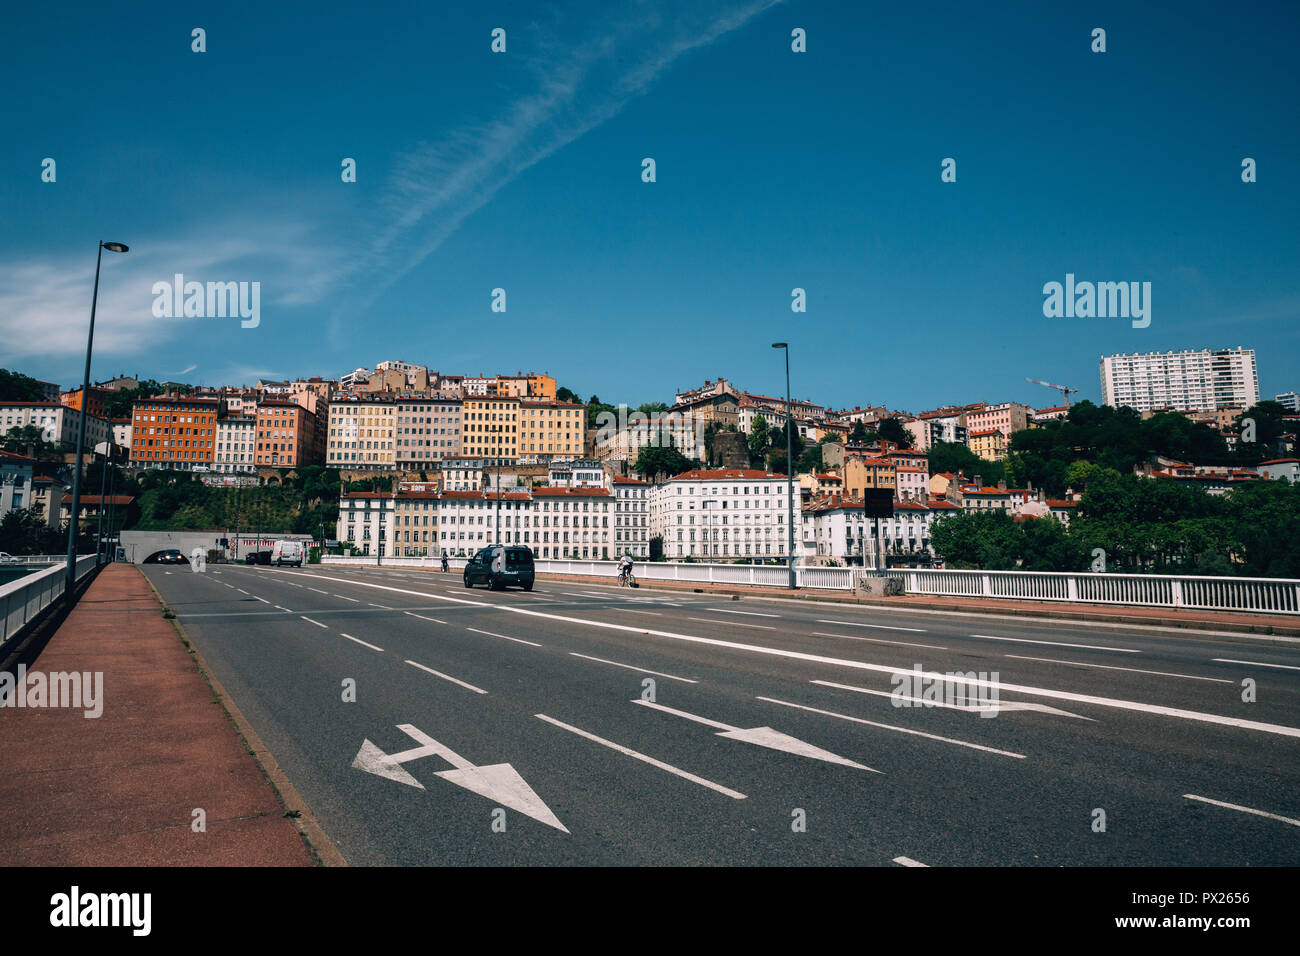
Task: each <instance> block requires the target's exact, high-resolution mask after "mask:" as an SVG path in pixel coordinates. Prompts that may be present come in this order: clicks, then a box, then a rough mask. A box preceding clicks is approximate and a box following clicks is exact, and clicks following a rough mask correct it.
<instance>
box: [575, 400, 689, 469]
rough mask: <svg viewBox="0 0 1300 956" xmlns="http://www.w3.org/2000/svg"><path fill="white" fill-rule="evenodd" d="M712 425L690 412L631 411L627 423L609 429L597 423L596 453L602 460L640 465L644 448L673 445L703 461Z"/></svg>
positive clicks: (683, 452)
mask: <svg viewBox="0 0 1300 956" xmlns="http://www.w3.org/2000/svg"><path fill="white" fill-rule="evenodd" d="M707 427H708V423H707V422H706V421H704V420H703V419H696V418H694V417H693V416H692V415H691V414H690V413H689V412H686V413H683V412H680V411H668V412H663V413H661V414H658V415H655V416H654V417H647V416H645V415H643V414H642V413H640V412H629V413H628V414H627V416H626V420H625V421H624V422H620V423H617V424H614V425H610V426H605V425H602V424H601V423H599V422H598V423H597V430H596V435H595V444H594V451H595V455H596V457H597V458H599V459H600V460H601V461H609V462H626V463H627V464H628V466H629V467H631V466H632V465H635V464H636V460H637V457H638V456H639V455H640V454H641V449H642V448H646V447H651V448H658V447H664V448H667V447H669V446H671V447H673V448H676V449H677V450H678V451H680V452H681V453H682V454H683V455H685V456H686V457H687V458H693V459H696V460H701V459H703V458H704V456H705V452H706V449H705V447H704V432H705V430H706V429H707Z"/></svg>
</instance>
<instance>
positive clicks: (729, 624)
mask: <svg viewBox="0 0 1300 956" xmlns="http://www.w3.org/2000/svg"><path fill="white" fill-rule="evenodd" d="M686 620H688V621H699V622H700V623H701V624H725V625H727V627H756V628H758V629H759V630H760V631H775V630H776V628H774V627H769V626H768V625H766V624H746V623H745V622H744V621H719V620H718V619H717V618H716V617H688V618H687V619H686Z"/></svg>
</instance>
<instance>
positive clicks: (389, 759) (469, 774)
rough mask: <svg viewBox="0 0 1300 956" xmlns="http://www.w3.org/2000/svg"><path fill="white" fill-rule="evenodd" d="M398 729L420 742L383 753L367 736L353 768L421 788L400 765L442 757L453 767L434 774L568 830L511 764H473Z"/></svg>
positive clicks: (415, 732)
mask: <svg viewBox="0 0 1300 956" xmlns="http://www.w3.org/2000/svg"><path fill="white" fill-rule="evenodd" d="M397 729H398V730H400V731H401V732H402V733H404V734H406V735H407V736H408V737H410V738H411V739H412V740H415V741H416V742H418V743H419V744H420V746H418V747H413V748H411V749H410V750H403V751H402V752H401V753H396V754H386V753H384V752H383V751H382V750H380V749H379V748H378V747H377V746H375V745H374V744H373V743H371V742H370V741H369V740H364V741H363V742H362V744H361V749H360V750H358V751H357V755H356V758H355V759H354V760H353V761H352V766H353V768H355V769H357V770H364V771H366V772H367V773H373V774H375V775H377V776H380V777H385V778H387V779H389V780H396V781H397V782H398V783H406V784H410V785H411V786H413V787H417V788H419V789H420V790H423V789H424V784H422V783H420V781H418V780H416V779H415V778H414V777H412V776H411V775H410V774H409V773H407V772H406V770H405V769H403V768H402V766H401V765H402V764H404V763H407V762H409V761H411V760H418V759H419V758H421V757H434V756H436V757H441V758H442V759H443V760H445V761H447V763H449V764H451V765H452V766H453V767H454V768H455V769H454V770H441V771H439V772H438V773H437V774H435V776H438V777H441V778H442V779H443V780H446V781H447V782H448V783H454V784H455V785H456V786H458V787H463V788H465V789H466V790H469V791H470V792H471V793H477V794H478V795H479V796H480V797H486V798H487V799H488V800H491V801H492V802H494V803H499V804H502V805H503V806H507V807H509V808H510V809H511V810H516V811H518V812H519V813H522V814H523V815H524V816H527V817H532V818H533V819H534V820H537V821H538V822H540V823H545V824H546V825H547V826H551V827H555V829H557V830H562V831H563V832H565V833H568V832H569V831H568V830H567V829H566V828H565V826H564V824H562V823H561V822H560V821H559V820H558V819H556V817H555V814H553V813H551V810H550V808H549V807H548V806H547V805H546V804H545V803H543V802H542V798H541V797H539V796H538V795H537V794H536V793H534V792H533V789H532V788H531V787H530V786H528V784H527V783H526V782H525V781H524V778H523V777H521V776H519V774H518V773H517V772H516V771H515V768H514V767H512V766H510V764H508V763H497V764H489V765H486V766H481V767H479V766H475V765H474V764H472V763H471V762H470V761H468V760H466V759H465V758H464V757H462V756H461V755H460V754H458V753H456V751H454V750H452V749H451V748H450V747H448V746H446V745H445V744H441V743H439V742H438V741H436V740H434V739H433V738H432V737H430V736H429V735H428V734H426V733H424V731H422V730H420V729H419V728H418V727H416V726H414V725H413V724H398V725H397Z"/></svg>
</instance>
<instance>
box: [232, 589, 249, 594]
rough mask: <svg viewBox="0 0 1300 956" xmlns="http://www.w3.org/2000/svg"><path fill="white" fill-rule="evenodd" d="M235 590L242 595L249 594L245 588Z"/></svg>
mask: <svg viewBox="0 0 1300 956" xmlns="http://www.w3.org/2000/svg"><path fill="white" fill-rule="evenodd" d="M235 590H236V591H238V592H239V593H240V594H247V593H248V592H247V591H245V590H244V589H243V588H235Z"/></svg>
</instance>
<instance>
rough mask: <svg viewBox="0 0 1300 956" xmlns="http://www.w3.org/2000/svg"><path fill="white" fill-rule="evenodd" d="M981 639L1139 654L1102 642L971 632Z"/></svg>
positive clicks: (1129, 649)
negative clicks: (1072, 642) (1093, 642)
mask: <svg viewBox="0 0 1300 956" xmlns="http://www.w3.org/2000/svg"><path fill="white" fill-rule="evenodd" d="M970 636H971V637H975V638H978V639H979V640H981V641H1012V642H1013V643H1016V644H1046V645H1047V646H1048V647H1079V648H1082V649H1084V650H1086V651H1114V652H1115V653H1116V654H1141V653H1142V652H1141V651H1137V650H1134V649H1133V648H1131V647H1106V646H1104V645H1102V644H1066V643H1065V642H1064V641H1035V640H1032V639H1031V638H1028V637H998V636H997V635H996V634H972V635H970Z"/></svg>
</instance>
